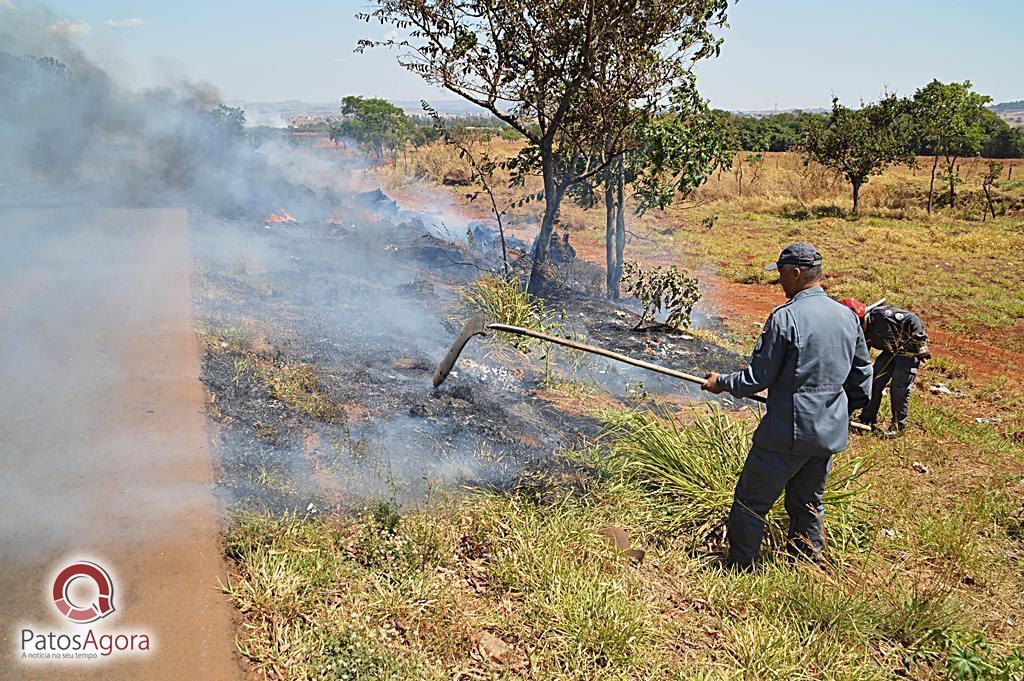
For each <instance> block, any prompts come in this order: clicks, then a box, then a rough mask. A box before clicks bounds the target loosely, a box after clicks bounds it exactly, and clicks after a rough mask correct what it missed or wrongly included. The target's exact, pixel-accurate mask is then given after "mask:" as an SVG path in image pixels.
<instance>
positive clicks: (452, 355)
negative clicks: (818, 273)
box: [434, 298, 885, 431]
mask: <svg viewBox="0 0 1024 681" xmlns="http://www.w3.org/2000/svg"><path fill="white" fill-rule="evenodd" d="M884 302H885V298H882V299H881V300H879V301H878V302H877V303H873V304H872V305H870V306H868V310H871V309H873V308H876V307H878V306H879V305H881V304H883V303H884ZM491 331H500V332H502V333H511V334H513V335H516V336H526V337H528V338H536V339H537V340H542V341H545V342H547V343H553V344H555V345H561V346H563V347H566V348H572V349H573V350H580V351H581V352H589V353H590V354H593V355H600V356H601V357H607V358H608V359H613V360H615V361H617V362H622V363H623V364H629V365H630V366H635V367H639V368H641V369H646V370H647V371H653V372H655V373H658V374H663V375H665V376H671V377H673V378H678V379H682V380H684V381H688V382H690V383H695V384H697V385H703V383H704V379H703V378H701V377H700V376H694V375H693V374H687V373H685V372H682V371H676V370H675V369H669V368H668V367H663V366H661V365H659V364H652V363H650V362H645V361H643V360H640V359H634V358H633V357H629V356H627V355H622V354H619V353H618V352H612V351H611V350H606V349H604V348H599V347H597V346H594V345H587V344H586V343H579V342H577V341H574V340H569V339H568V338H559V337H558V336H552V335H549V334H546V333H542V332H540V331H534V330H532V329H524V328H523V327H521V326H512V325H511V324H488V323H487V320H486V319H485V318H484V317H483V315H478V316H476V317H473V319H471V320H469V322H468V323H467V324H466V326H464V327H463V329H462V332H461V333H460V334H459V335H458V337H457V338H456V339H455V342H454V343H452V347H451V348H450V349H449V350H448V354H446V355H445V356H444V359H442V360H441V363H440V364H438V365H437V369H435V370H434V387H435V388H436V387H438V386H439V385H441V384H442V383H444V381H445V379H447V378H448V375H449V374H450V373H451V372H452V369H454V368H455V362H456V361H458V359H459V355H461V354H462V349H463V348H464V347H466V343H468V342H469V339H470V338H472V337H473V336H486V335H487V334H488V333H489V332H491ZM747 399H749V400H753V401H755V402H761V403H765V402H767V399H766V398H765V397H763V396H761V395H751V396H750V397H748V398H747ZM850 427H851V428H856V429H858V430H865V431H870V430H871V428H870V427H869V426H865V425H862V424H860V423H854V422H853V421H851V422H850Z"/></svg>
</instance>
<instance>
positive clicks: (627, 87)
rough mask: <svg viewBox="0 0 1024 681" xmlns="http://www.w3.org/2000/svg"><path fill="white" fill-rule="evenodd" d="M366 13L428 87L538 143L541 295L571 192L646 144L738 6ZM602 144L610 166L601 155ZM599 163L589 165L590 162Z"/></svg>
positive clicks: (473, 0) (483, 6)
mask: <svg viewBox="0 0 1024 681" xmlns="http://www.w3.org/2000/svg"><path fill="white" fill-rule="evenodd" d="M376 5H377V6H376V9H375V10H373V11H372V12H370V13H367V14H362V15H359V16H361V17H362V18H364V19H365V20H367V21H369V20H373V19H375V20H377V21H379V22H381V23H382V24H385V25H390V26H392V27H394V28H395V29H396V30H397V31H398V32H400V33H402V34H403V36H402V37H396V38H392V39H387V40H384V41H372V40H364V41H360V48H361V49H362V48H366V47H372V46H389V47H396V48H398V49H399V50H401V55H400V57H399V62H400V63H401V64H402V65H404V66H405V67H407V68H408V69H410V70H411V71H413V72H415V73H417V74H419V75H420V76H421V77H423V78H424V79H425V80H426V81H428V82H430V83H433V84H435V85H438V86H440V87H442V88H444V89H446V90H448V91H450V92H453V93H455V94H456V95H458V96H460V97H462V98H464V99H466V100H467V101H470V102H473V103H474V104H477V105H478V106H480V107H481V108H483V109H485V110H487V111H489V112H490V113H492V114H493V115H494V116H496V117H497V118H499V119H500V120H502V121H504V122H505V123H507V124H508V125H509V126H510V127H512V128H513V129H515V130H517V131H518V132H519V133H520V134H522V135H523V136H524V137H525V138H526V139H527V141H528V143H529V145H530V146H531V147H533V153H534V155H535V157H536V159H537V160H538V165H539V167H540V174H541V175H542V177H543V181H544V201H545V211H544V219H543V221H542V223H541V232H540V237H539V239H538V241H537V247H536V249H535V252H534V269H533V272H532V273H531V277H530V288H531V290H533V291H535V290H536V286H537V284H538V283H539V280H540V277H539V273H540V272H541V271H542V268H543V266H544V265H545V262H546V260H547V248H548V244H549V241H550V235H551V231H552V229H553V226H554V222H555V219H556V218H557V215H558V209H559V206H560V204H561V201H562V199H563V197H564V196H565V194H566V192H567V191H568V190H569V188H570V187H571V186H572V185H574V184H575V183H577V182H580V181H583V180H585V179H587V178H589V177H592V176H594V175H596V174H597V173H600V172H602V171H603V170H604V168H605V167H607V165H608V164H609V163H610V162H611V161H612V159H614V158H616V157H617V156H618V155H620V154H622V153H624V152H626V151H629V150H631V149H633V148H635V147H636V146H637V140H636V139H635V137H634V134H633V133H634V131H635V130H637V126H638V125H639V124H641V123H643V122H644V121H648V120H650V119H651V118H653V117H654V116H655V115H656V114H657V113H658V112H659V111H660V110H661V109H662V107H663V106H664V102H665V101H666V99H667V97H668V95H669V94H670V93H671V92H672V91H673V89H675V88H676V87H677V86H678V85H679V84H680V82H682V81H683V80H684V79H686V78H687V77H688V76H689V73H690V68H691V67H692V65H693V63H694V62H695V61H697V60H700V59H704V58H707V57H711V56H715V55H717V53H718V49H719V45H720V39H719V38H717V37H716V36H715V35H714V34H713V32H712V29H713V28H714V27H715V26H720V25H722V24H724V22H725V15H726V10H727V8H728V0H625V1H624V2H623V1H622V0H377V3H376ZM598 148H602V149H604V153H603V154H602V155H601V157H600V159H598V158H597V157H595V156H594V155H593V153H592V152H593V150H594V149H598ZM587 161H589V162H587Z"/></svg>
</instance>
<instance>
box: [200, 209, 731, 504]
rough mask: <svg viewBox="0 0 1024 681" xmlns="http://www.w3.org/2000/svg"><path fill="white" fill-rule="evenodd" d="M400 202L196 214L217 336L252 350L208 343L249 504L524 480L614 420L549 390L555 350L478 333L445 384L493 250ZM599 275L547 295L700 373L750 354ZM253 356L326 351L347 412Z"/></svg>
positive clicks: (600, 339)
mask: <svg viewBox="0 0 1024 681" xmlns="http://www.w3.org/2000/svg"><path fill="white" fill-rule="evenodd" d="M386 207H387V210H385V211H379V212H377V213H367V212H366V211H365V210H360V208H359V207H354V208H351V209H350V212H349V213H348V214H347V215H346V216H347V218H350V219H346V220H344V221H339V220H335V222H344V224H327V223H324V222H319V223H317V222H305V223H302V224H296V223H285V224H270V225H263V224H245V223H234V224H227V223H223V222H220V221H214V220H203V219H195V218H194V219H193V224H192V231H193V239H192V241H193V251H194V254H195V258H196V260H195V266H194V272H193V289H194V290H195V291H196V298H195V301H194V302H195V304H196V312H197V316H198V318H199V319H200V321H201V325H202V326H203V327H204V328H205V329H207V330H209V331H212V332H214V333H216V334H226V335H227V336H229V337H230V336H231V335H232V334H236V335H238V334H237V332H236V331H235V330H236V329H239V328H242V329H243V332H242V333H241V335H242V336H247V338H246V339H245V340H244V342H243V343H242V345H245V344H248V346H249V347H248V348H247V349H245V350H244V351H243V349H242V347H241V346H239V345H238V344H236V343H235V342H233V341H232V342H230V343H226V344H225V347H221V346H220V345H218V344H213V345H210V344H207V348H206V351H205V355H204V357H203V362H202V379H203V382H204V384H205V385H206V387H207V389H208V391H209V393H210V399H211V403H210V409H209V410H208V412H209V415H210V418H212V419H213V420H214V421H216V422H217V427H216V428H215V439H216V442H215V445H214V446H215V449H216V450H217V451H218V452H219V462H220V479H219V482H220V487H221V489H222V491H223V492H224V494H225V496H226V497H227V500H228V502H229V503H230V504H231V505H233V506H235V507H243V508H249V507H254V508H271V509H273V510H278V511H281V510H293V511H298V512H307V511H309V510H311V509H317V510H324V509H333V508H339V507H351V506H355V505H359V504H361V503H363V502H365V501H367V500H368V499H370V498H379V497H385V498H389V499H393V500H395V501H398V502H399V503H413V502H416V501H418V500H421V499H423V498H424V497H425V496H428V495H429V494H430V493H431V492H433V491H435V490H439V489H450V488H453V487H459V486H462V485H469V486H494V487H506V486H509V485H512V484H515V481H516V480H517V479H519V477H520V476H521V475H522V474H523V473H524V471H528V470H533V469H537V468H545V467H557V466H560V465H563V462H562V461H561V459H560V458H559V457H556V456H554V455H555V453H556V452H557V451H558V450H560V449H562V448H569V447H573V446H576V445H578V444H579V443H580V442H581V441H582V440H584V439H587V438H593V437H595V436H596V435H597V434H598V433H599V431H600V423H599V422H598V420H597V419H595V418H592V417H585V416H579V415H574V414H567V413H565V412H562V411H560V410H558V409H557V408H555V407H554V406H553V405H552V404H551V403H549V402H547V401H545V400H542V399H539V398H538V397H537V396H536V394H535V393H536V391H537V390H538V388H540V387H541V386H542V384H543V381H544V377H545V366H544V363H543V362H542V361H541V360H540V359H539V357H538V355H539V354H540V353H539V352H537V351H535V352H534V353H533V354H532V355H531V356H530V357H523V356H517V355H515V354H512V353H497V354H495V353H492V352H490V349H489V347H488V346H487V345H485V344H483V343H479V342H475V341H474V342H471V343H470V345H469V346H467V348H466V351H465V352H464V353H463V356H462V358H461V359H460V361H459V364H458V365H457V366H456V370H455V372H453V374H452V376H451V377H450V378H449V379H448V381H446V383H445V384H444V385H442V386H441V387H440V389H434V388H432V387H431V375H432V372H433V369H434V366H435V364H436V362H437V361H438V360H439V359H440V357H441V356H442V355H443V354H444V352H445V351H446V349H447V347H448V345H449V344H450V343H451V341H452V340H453V339H454V336H455V335H456V333H457V330H456V328H455V327H456V326H457V324H458V320H452V319H451V305H450V303H451V299H452V296H453V293H452V291H451V287H453V286H457V285H459V284H463V283H465V282H467V281H470V280H471V279H472V278H473V277H475V276H479V274H480V272H481V271H484V270H486V268H487V266H488V263H487V262H486V258H484V257H482V256H481V255H480V254H476V255H472V254H468V253H467V252H466V249H465V248H461V247H458V246H455V245H453V244H451V243H449V242H446V241H441V240H439V239H437V238H434V237H433V236H431V235H429V234H428V233H427V232H426V230H424V228H423V227H422V223H420V222H418V221H416V220H412V221H410V220H404V221H403V219H402V216H400V215H398V214H397V213H396V212H395V211H394V209H393V207H391V206H386ZM226 232H230V233H231V234H232V237H231V238H230V239H225V237H224V234H225V233H226ZM572 267H573V268H576V269H577V270H578V269H579V268H580V267H593V266H591V265H589V264H588V263H580V262H577V263H573V264H572ZM577 274H578V272H577ZM587 278H589V277H587ZM564 279H565V280H566V281H573V280H574V277H573V276H565V277H564ZM581 288H583V287H577V288H570V287H569V286H566V285H563V284H558V283H555V282H552V283H549V285H548V290H547V291H546V292H545V296H546V299H547V302H548V305H549V306H551V307H555V308H556V309H564V310H565V311H566V318H567V322H568V325H569V327H570V328H571V329H572V332H573V333H574V335H576V336H577V337H578V338H581V339H583V340H589V341H591V342H595V343H597V344H600V345H604V346H606V347H609V348H611V349H614V350H616V351H619V352H624V353H626V354H630V355H633V356H637V357H640V358H642V359H646V360H648V361H655V362H662V363H665V364H667V365H669V366H673V367H675V368H679V369H682V370H686V371H692V372H695V373H696V372H697V371H700V370H703V368H704V367H710V366H713V367H715V368H718V369H723V368H733V367H735V366H737V365H738V363H739V360H738V358H737V357H735V356H734V355H732V354H730V353H728V352H727V351H725V350H722V349H721V348H717V347H714V346H711V345H709V344H707V343H703V342H701V341H697V340H690V341H687V340H684V339H683V337H682V336H681V335H680V334H678V333H675V332H671V331H669V330H662V331H661V332H657V333H640V334H637V333H634V332H632V330H631V329H632V326H633V325H634V324H635V321H636V315H635V313H634V312H632V311H631V310H629V309H627V308H626V307H616V306H613V305H611V304H609V303H608V302H607V301H606V300H604V299H603V298H602V297H601V296H599V295H595V294H593V293H590V292H587V291H585V290H580V289H581ZM253 357H255V358H257V360H258V361H264V362H275V361H276V362H292V363H294V362H299V363H303V364H307V365H309V366H310V367H311V368H312V369H313V371H314V373H315V374H316V376H317V379H318V381H319V385H320V389H321V390H322V391H323V392H324V393H325V394H326V395H327V396H328V397H329V398H330V399H331V401H333V402H335V403H337V404H339V405H341V410H340V413H339V414H337V416H335V417H333V418H328V419H326V420H324V419H319V418H314V417H312V416H310V415H309V414H307V413H304V412H303V411H301V410H298V409H295V408H293V407H291V406H289V405H288V404H286V403H285V402H284V401H282V400H280V399H278V398H277V397H276V396H275V395H274V393H273V391H272V390H271V389H270V388H269V387H268V386H267V385H266V384H265V383H264V382H263V381H261V380H259V378H257V375H256V373H254V372H252V371H246V370H244V367H245V366H246V365H245V361H246V360H247V358H248V359H250V360H251V359H252V358H253ZM555 357H556V361H557V354H556V355H555ZM240 366H241V367H243V369H242V370H239V367H240ZM574 374H575V376H574V377H575V379H576V380H581V381H585V382H589V383H592V384H596V385H598V386H600V387H601V388H602V389H604V390H607V391H608V392H610V393H612V394H616V395H619V396H624V395H626V393H627V386H626V384H627V383H636V382H638V381H642V382H643V384H644V387H645V388H646V390H647V391H650V392H651V393H652V394H659V393H666V392H672V393H677V394H680V393H681V394H690V395H692V394H695V393H694V391H695V387H691V386H689V385H687V384H681V383H680V382H678V381H675V380H672V379H667V380H662V379H661V378H659V377H657V376H656V375H654V374H651V373H649V372H642V371H640V370H634V369H632V368H629V367H623V366H619V365H615V364H613V363H611V362H605V361H603V360H602V361H600V362H596V361H592V360H590V359H586V360H585V361H584V362H583V363H582V365H580V366H574Z"/></svg>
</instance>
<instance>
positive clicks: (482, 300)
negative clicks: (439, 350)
mask: <svg viewBox="0 0 1024 681" xmlns="http://www.w3.org/2000/svg"><path fill="white" fill-rule="evenodd" d="M457 293H458V301H457V303H456V304H455V310H454V311H455V313H456V315H457V316H463V317H466V316H474V315H478V314H483V315H484V317H486V318H487V321H488V322H493V323H499V324H508V325H510V326H520V327H523V328H526V329H531V330H533V331H539V332H541V333H547V334H550V335H555V336H557V335H562V333H563V332H564V330H565V315H564V314H558V313H556V312H555V311H554V310H552V309H550V308H549V307H547V306H546V305H545V304H544V301H543V300H542V299H541V298H537V297H536V296H533V295H530V294H529V293H527V292H526V291H524V290H523V288H522V287H521V286H520V284H519V280H518V279H517V278H515V277H505V276H500V275H491V276H486V277H481V278H480V279H476V280H475V281H472V282H470V283H469V284H467V285H465V286H462V287H460V288H459V289H457ZM493 335H494V337H496V338H498V339H499V340H500V341H502V342H507V343H509V344H510V345H512V347H514V348H516V349H517V350H519V351H520V352H529V351H530V349H531V348H533V347H536V346H537V345H540V344H542V343H543V342H542V341H539V340H536V339H533V338H526V337H523V336H513V335H511V334H504V333H502V334H493Z"/></svg>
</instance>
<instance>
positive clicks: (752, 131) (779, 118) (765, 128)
mask: <svg viewBox="0 0 1024 681" xmlns="http://www.w3.org/2000/svg"><path fill="white" fill-rule="evenodd" d="M1021 109H1024V104H1022V106H1021ZM1010 110H1012V109H1010ZM715 115H716V116H718V117H719V118H720V120H721V121H722V123H723V125H724V127H725V130H726V135H727V140H728V145H729V148H730V149H735V150H737V151H749V152H764V151H799V150H800V148H801V147H802V146H803V143H804V140H805V138H806V135H807V131H808V129H809V128H810V127H812V126H813V125H814V124H819V123H823V122H825V121H827V120H828V118H829V114H816V113H806V112H803V111H787V112H784V113H777V114H772V115H769V116H763V117H755V116H747V115H742V114H735V113H731V112H729V111H723V110H720V109H718V110H716V111H715ZM978 117H979V120H978V124H979V126H980V131H981V137H980V139H979V140H978V152H977V154H975V155H980V156H984V157H986V158H1024V128H1014V127H1011V126H1010V124H1008V123H1007V122H1006V121H1005V120H1003V119H1002V118H1000V117H999V116H998V114H997V113H996V112H995V110H994V109H988V108H984V107H982V108H980V109H979V111H978ZM908 144H909V145H910V147H909V148H908V151H911V152H912V153H914V154H916V155H918V156H934V153H933V152H934V147H933V146H931V145H930V144H929V143H928V141H927V140H924V139H915V140H909V141H908Z"/></svg>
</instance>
